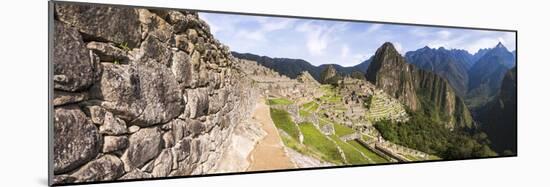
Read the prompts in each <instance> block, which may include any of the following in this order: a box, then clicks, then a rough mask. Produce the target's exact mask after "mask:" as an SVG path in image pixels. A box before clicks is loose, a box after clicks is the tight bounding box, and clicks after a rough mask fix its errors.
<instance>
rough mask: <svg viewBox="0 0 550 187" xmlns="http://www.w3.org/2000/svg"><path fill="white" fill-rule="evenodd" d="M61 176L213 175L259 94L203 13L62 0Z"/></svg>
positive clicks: (58, 13) (58, 179)
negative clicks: (70, 2)
mask: <svg viewBox="0 0 550 187" xmlns="http://www.w3.org/2000/svg"><path fill="white" fill-rule="evenodd" d="M54 14H55V23H54V24H55V32H54V49H53V51H54V52H53V64H54V76H53V79H54V107H55V110H54V124H53V126H54V150H53V162H54V163H53V165H54V167H53V168H54V171H53V172H54V174H55V175H54V178H53V182H54V183H78V182H89V181H111V180H127V179H139V178H151V177H168V176H182V175H190V174H204V173H208V172H209V171H210V170H212V169H213V168H214V167H215V166H216V165H217V164H218V163H219V160H220V158H221V153H222V152H223V151H224V150H225V149H226V148H227V147H228V146H229V143H228V139H229V137H230V135H231V134H232V133H233V131H234V129H235V127H236V126H237V125H238V124H240V123H241V122H242V121H243V120H246V119H248V117H249V116H250V113H251V110H252V109H253V106H254V104H255V103H256V101H255V99H256V98H257V94H258V93H257V91H256V90H254V89H249V86H247V85H250V84H251V80H250V79H248V78H246V76H245V75H244V74H243V73H242V72H240V71H238V70H237V68H236V65H235V59H234V58H233V57H232V56H231V54H230V52H229V49H228V48H227V47H226V46H224V45H222V44H221V43H220V42H218V41H217V40H216V39H215V38H214V37H213V36H212V34H211V33H210V31H209V30H210V29H209V26H208V25H207V24H206V23H205V22H204V21H202V20H201V19H199V17H198V15H197V13H195V12H187V11H171V10H147V9H140V8H130V7H113V6H103V5H83V4H66V3H62V2H56V3H55V8H54Z"/></svg>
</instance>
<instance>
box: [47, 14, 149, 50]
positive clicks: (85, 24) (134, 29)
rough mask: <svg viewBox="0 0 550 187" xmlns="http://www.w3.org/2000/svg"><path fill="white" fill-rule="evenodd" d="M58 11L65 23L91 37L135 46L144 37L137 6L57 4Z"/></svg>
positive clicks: (59, 17)
mask: <svg viewBox="0 0 550 187" xmlns="http://www.w3.org/2000/svg"><path fill="white" fill-rule="evenodd" d="M55 14H56V16H57V18H58V19H59V20H61V21H62V22H64V23H66V24H69V25H71V26H73V27H76V28H78V30H79V31H80V32H82V33H85V34H86V36H87V38H88V39H89V40H95V41H108V42H114V43H116V44H124V45H127V46H128V47H129V48H134V47H136V46H138V44H139V42H140V39H141V27H140V22H139V15H138V12H137V10H136V9H135V8H131V7H118V6H102V5H82V4H79V5H76V4H56V6H55Z"/></svg>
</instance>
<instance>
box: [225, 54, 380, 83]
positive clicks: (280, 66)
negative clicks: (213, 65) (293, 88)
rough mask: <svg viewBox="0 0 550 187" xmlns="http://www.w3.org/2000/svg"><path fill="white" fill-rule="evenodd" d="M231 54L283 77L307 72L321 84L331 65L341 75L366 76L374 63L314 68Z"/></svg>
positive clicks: (295, 62) (286, 60) (296, 61)
mask: <svg viewBox="0 0 550 187" xmlns="http://www.w3.org/2000/svg"><path fill="white" fill-rule="evenodd" d="M231 54H232V55H233V56H234V57H237V58H240V59H246V60H252V61H256V62H258V63H259V64H261V65H263V66H265V67H267V68H270V69H272V70H275V71H277V72H279V73H280V74H281V75H285V76H287V77H290V78H293V79H294V78H296V77H297V76H298V75H299V74H300V73H301V72H303V71H307V72H308V73H309V74H311V75H312V76H313V77H314V78H315V79H316V80H317V81H319V82H322V81H321V72H322V71H323V70H325V69H326V68H327V67H328V66H329V65H331V66H333V68H334V69H336V71H337V72H338V73H339V74H340V75H351V74H352V73H353V72H361V73H363V74H364V73H365V72H366V70H367V68H368V65H369V64H370V62H371V61H372V60H371V59H372V58H371V59H368V60H365V61H363V62H361V63H359V64H357V65H355V66H352V67H343V66H340V65H338V64H323V65H320V66H314V65H311V63H309V62H307V61H305V60H302V59H290V58H271V57H267V56H259V55H255V54H250V53H238V52H231Z"/></svg>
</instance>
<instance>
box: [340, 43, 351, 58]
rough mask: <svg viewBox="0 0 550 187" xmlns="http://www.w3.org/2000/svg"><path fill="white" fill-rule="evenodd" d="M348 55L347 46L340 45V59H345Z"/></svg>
mask: <svg viewBox="0 0 550 187" xmlns="http://www.w3.org/2000/svg"><path fill="white" fill-rule="evenodd" d="M348 55H349V47H348V45H345V44H344V45H342V49H341V50H340V57H342V58H347V57H348Z"/></svg>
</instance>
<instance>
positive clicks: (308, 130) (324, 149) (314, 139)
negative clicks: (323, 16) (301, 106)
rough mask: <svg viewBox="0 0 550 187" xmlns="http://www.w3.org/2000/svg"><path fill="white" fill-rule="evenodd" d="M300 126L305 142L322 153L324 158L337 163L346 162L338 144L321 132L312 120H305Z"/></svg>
mask: <svg viewBox="0 0 550 187" xmlns="http://www.w3.org/2000/svg"><path fill="white" fill-rule="evenodd" d="M298 126H299V127H300V130H301V131H302V134H303V135H304V144H305V145H306V146H309V147H311V148H314V149H315V150H317V151H319V152H320V153H322V154H323V156H322V159H323V160H325V161H327V162H331V163H335V164H342V163H343V162H344V160H343V158H342V155H340V152H339V151H338V148H337V147H336V145H335V144H334V143H333V142H332V141H330V140H329V139H328V138H327V137H326V136H325V135H324V134H322V133H321V132H319V130H317V128H315V126H313V124H312V123H311V122H304V123H301V124H300V125H298Z"/></svg>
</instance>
